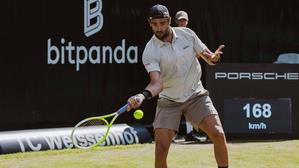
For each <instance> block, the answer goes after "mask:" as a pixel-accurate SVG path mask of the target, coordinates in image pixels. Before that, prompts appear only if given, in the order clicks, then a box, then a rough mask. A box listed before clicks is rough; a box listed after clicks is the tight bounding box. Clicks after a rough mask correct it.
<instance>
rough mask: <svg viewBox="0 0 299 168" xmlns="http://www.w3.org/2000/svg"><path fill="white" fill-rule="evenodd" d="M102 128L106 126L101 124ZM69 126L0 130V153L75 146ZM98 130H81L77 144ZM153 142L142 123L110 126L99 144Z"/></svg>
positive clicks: (91, 138) (94, 136) (91, 140)
mask: <svg viewBox="0 0 299 168" xmlns="http://www.w3.org/2000/svg"><path fill="white" fill-rule="evenodd" d="M103 129H105V128H104V127H103ZM71 131H72V128H53V129H38V130H23V131H7V132H0V153H1V154H6V153H15V152H27V151H41V150H49V149H51V150H55V149H65V148H74V145H73V143H72V140H71V137H70V134H71ZM99 132H101V130H99V128H96V129H89V130H86V131H84V134H82V136H80V137H77V141H78V143H82V144H84V143H85V144H86V143H95V142H96V141H97V139H98V136H101V134H99ZM147 142H152V137H151V134H150V133H149V131H148V130H147V129H146V128H145V127H143V126H141V125H127V124H117V125H113V126H112V127H111V129H110V131H109V134H108V137H107V138H106V140H105V141H104V142H103V144H102V146H110V145H124V144H136V143H147Z"/></svg>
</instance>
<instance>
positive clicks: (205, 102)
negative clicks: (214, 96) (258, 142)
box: [128, 4, 228, 168]
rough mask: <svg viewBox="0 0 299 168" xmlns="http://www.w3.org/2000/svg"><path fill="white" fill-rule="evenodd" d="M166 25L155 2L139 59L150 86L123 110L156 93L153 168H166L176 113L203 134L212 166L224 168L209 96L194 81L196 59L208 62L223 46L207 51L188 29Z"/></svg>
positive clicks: (224, 149) (217, 121)
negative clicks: (211, 153) (212, 158)
mask: <svg viewBox="0 0 299 168" xmlns="http://www.w3.org/2000/svg"><path fill="white" fill-rule="evenodd" d="M170 23H171V18H170V15H169V12H168V9H167V8H166V7H165V6H163V5H159V4H158V5H155V6H153V7H152V8H151V9H150V12H149V24H150V27H151V28H152V30H153V33H154V35H153V36H152V38H151V39H150V41H149V42H148V43H147V45H146V47H145V49H144V52H143V56H142V60H143V64H144V66H145V69H146V70H147V71H148V73H149V77H150V82H149V84H148V85H147V86H146V88H145V90H144V91H142V92H141V93H139V94H136V95H134V96H132V97H130V98H129V99H128V103H129V107H128V110H130V109H132V108H138V107H140V105H141V104H142V102H143V101H144V100H147V99H150V98H151V97H153V96H156V95H159V100H158V102H157V109H156V116H155V120H154V123H153V126H154V135H155V143H156V149H155V167H156V168H167V162H166V159H167V155H168V150H169V147H170V144H171V142H172V138H173V136H174V134H175V132H176V131H178V128H179V125H180V119H181V116H182V115H184V116H185V117H186V119H187V120H188V121H189V122H191V123H192V125H193V126H194V127H195V128H200V129H201V130H203V131H204V132H206V133H207V135H208V136H209V137H210V139H211V140H212V141H213V143H214V153H215V158H216V161H217V164H218V167H219V168H227V167H228V152H227V145H226V138H225V134H224V131H223V128H222V125H221V122H220V119H219V116H218V113H217V111H216V109H215V107H214V106H213V103H212V101H211V99H210V97H209V93H208V91H207V90H205V89H204V87H203V85H202V83H201V81H200V78H201V66H200V64H199V62H198V60H197V56H200V57H203V58H205V60H207V62H210V63H212V64H214V61H215V60H217V58H219V57H220V54H222V52H221V50H222V48H223V47H224V46H223V45H221V46H219V48H218V49H217V50H216V51H215V52H214V53H213V52H211V51H210V50H209V49H208V48H207V47H206V45H205V44H204V43H202V42H201V40H200V39H199V38H198V37H197V35H196V34H195V33H194V32H193V31H192V30H191V29H189V28H185V27H174V28H172V27H171V26H170Z"/></svg>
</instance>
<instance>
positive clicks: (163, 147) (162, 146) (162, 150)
mask: <svg viewBox="0 0 299 168" xmlns="http://www.w3.org/2000/svg"><path fill="white" fill-rule="evenodd" d="M168 149H169V144H168V143H165V142H156V149H155V150H156V151H155V153H156V155H165V154H167V153H168Z"/></svg>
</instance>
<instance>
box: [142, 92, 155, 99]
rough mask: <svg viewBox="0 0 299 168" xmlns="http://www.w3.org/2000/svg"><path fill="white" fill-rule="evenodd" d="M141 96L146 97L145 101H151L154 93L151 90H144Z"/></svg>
mask: <svg viewBox="0 0 299 168" xmlns="http://www.w3.org/2000/svg"><path fill="white" fill-rule="evenodd" d="M141 94H142V95H143V96H144V97H145V100H149V99H151V98H152V97H153V95H152V93H151V92H150V91H149V90H144V91H142V92H141Z"/></svg>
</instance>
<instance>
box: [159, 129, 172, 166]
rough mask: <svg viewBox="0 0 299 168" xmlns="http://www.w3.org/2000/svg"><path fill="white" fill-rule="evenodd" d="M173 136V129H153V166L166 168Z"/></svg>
mask: <svg viewBox="0 0 299 168" xmlns="http://www.w3.org/2000/svg"><path fill="white" fill-rule="evenodd" d="M173 136H174V130H170V129H165V128H157V129H155V143H156V148H155V168H167V162H166V160H167V155H168V151H169V147H170V144H171V142H172V138H173Z"/></svg>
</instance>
